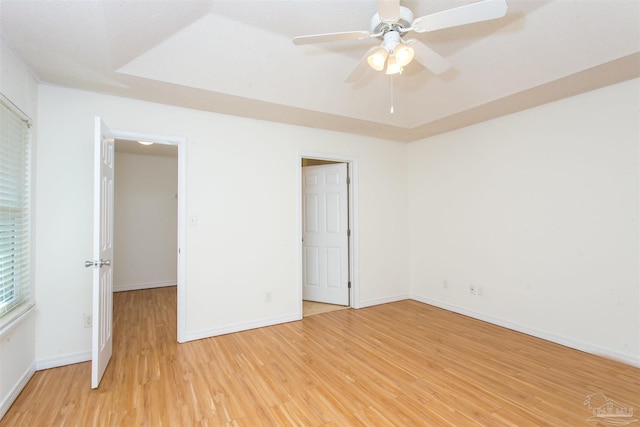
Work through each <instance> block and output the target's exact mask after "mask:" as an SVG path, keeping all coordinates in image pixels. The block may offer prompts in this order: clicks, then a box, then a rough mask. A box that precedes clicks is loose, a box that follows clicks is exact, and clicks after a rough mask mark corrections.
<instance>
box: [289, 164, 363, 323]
mask: <svg viewBox="0 0 640 427" xmlns="http://www.w3.org/2000/svg"><path fill="white" fill-rule="evenodd" d="M299 165H300V181H299V182H300V185H301V188H300V193H299V194H300V203H299V206H300V233H301V237H300V241H301V247H300V272H301V274H300V277H301V291H300V296H301V306H302V308H301V312H302V313H301V314H302V317H304V316H307V315H313V314H317V313H322V312H327V311H333V310H336V309H343V308H348V307H356V304H355V301H356V298H355V297H356V295H357V280H356V279H357V278H356V277H355V275H354V274H353V272H354V264H355V262H356V261H357V259H356V257H355V256H354V254H355V250H354V249H355V246H356V245H355V242H356V239H357V230H356V224H355V221H354V218H355V216H354V205H355V204H354V198H355V196H356V188H355V182H354V180H353V178H352V176H353V175H354V170H355V168H356V165H355V160H354V159H342V158H333V157H332V156H326V155H323V156H318V155H301V156H300V163H299Z"/></svg>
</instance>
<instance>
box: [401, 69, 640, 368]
mask: <svg viewBox="0 0 640 427" xmlns="http://www.w3.org/2000/svg"><path fill="white" fill-rule="evenodd" d="M639 87H640V80H637V79H636V80H632V81H627V82H625V83H620V84H617V85H614V86H609V87H606V88H603V89H600V90H596V91H593V92H589V93H585V94H582V95H579V96H575V97H572V98H568V99H564V100H561V101H558V102H554V103H552V104H547V105H543V106H541V107H537V108H534V109H530V110H526V111H523V112H520V113H516V114H512V115H510V116H507V117H503V118H499V119H496V120H492V121H489V122H485V123H481V124H478V125H475V126H471V127H467V128H464V129H459V130H457V131H454V132H450V133H447V134H443V135H440V136H435V137H432V138H429V139H426V140H423V141H419V142H415V143H412V144H410V145H409V199H410V209H409V212H410V230H411V234H410V254H411V263H410V265H411V268H410V282H411V293H412V295H413V296H414V297H415V298H417V299H420V300H422V301H424V302H428V303H432V304H435V305H438V306H442V307H445V308H449V309H452V310H454V311H458V312H461V313H465V314H469V315H471V316H473V317H478V318H481V319H485V320H489V321H492V322H494V323H498V324H502V325H505V326H508V327H512V328H514V329H518V330H521V331H524V332H528V333H531V334H533V335H538V336H541V337H543V338H547V339H551V340H553V341H556V342H560V343H562V344H565V345H569V346H572V347H575V348H579V349H582V350H586V351H589V352H593V353H596V354H606V355H608V356H610V357H614V358H617V359H620V360H624V361H626V362H628V363H633V364H636V365H640V285H639V283H640V280H639V271H640V265H639V259H640V257H639V255H640V254H639V249H638V247H639V229H638V211H639V194H640V188H639V178H640V168H639V166H638V160H639V142H640V99H639V94H640V90H639ZM471 285H473V286H474V287H475V288H476V294H475V295H472V294H471V293H470V290H469V287H470V286H471ZM480 293H482V295H480Z"/></svg>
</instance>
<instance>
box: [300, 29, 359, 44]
mask: <svg viewBox="0 0 640 427" xmlns="http://www.w3.org/2000/svg"><path fill="white" fill-rule="evenodd" d="M370 35H371V33H370V32H369V31H346V32H343V33H327V34H314V35H312V36H299V37H294V38H293V44H296V45H301V44H315V43H327V42H339V41H344V40H361V39H366V38H367V37H369V36H370Z"/></svg>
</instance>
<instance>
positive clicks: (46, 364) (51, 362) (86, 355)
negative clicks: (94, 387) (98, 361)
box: [36, 350, 91, 371]
mask: <svg viewBox="0 0 640 427" xmlns="http://www.w3.org/2000/svg"><path fill="white" fill-rule="evenodd" d="M90 360H91V350H88V351H81V352H79V353H68V354H62V355H60V356H55V357H49V358H46V359H39V360H36V370H38V371H41V370H43V369H51V368H58V367H60V366H66V365H73V364H74V363H82V362H88V361H90Z"/></svg>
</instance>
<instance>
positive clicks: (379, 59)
mask: <svg viewBox="0 0 640 427" xmlns="http://www.w3.org/2000/svg"><path fill="white" fill-rule="evenodd" d="M388 56H389V52H387V50H386V49H385V48H383V47H379V48H378V49H376V50H375V51H374V52H373V53H372V54H371V55H369V57H368V58H367V62H369V65H370V66H371V68H373V69H374V70H376V71H382V70H384V64H385V62H386V61H387V57H388Z"/></svg>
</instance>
